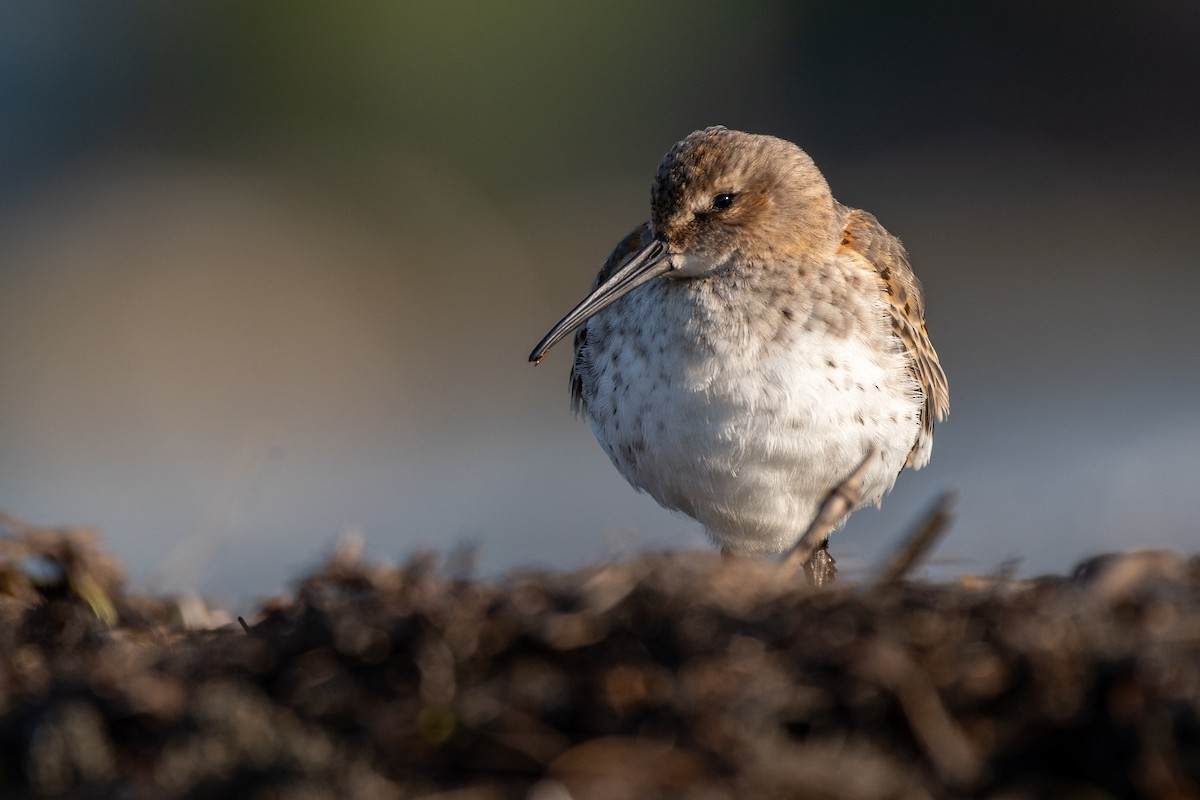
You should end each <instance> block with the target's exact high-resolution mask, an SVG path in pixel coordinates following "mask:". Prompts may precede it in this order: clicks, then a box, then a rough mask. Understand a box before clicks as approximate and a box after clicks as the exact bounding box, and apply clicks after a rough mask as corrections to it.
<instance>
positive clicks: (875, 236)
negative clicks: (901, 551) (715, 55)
mask: <svg viewBox="0 0 1200 800" xmlns="http://www.w3.org/2000/svg"><path fill="white" fill-rule="evenodd" d="M651 198H652V207H651V219H650V222H649V223H647V224H645V225H642V226H640V227H639V228H638V229H636V230H635V231H633V232H632V233H631V234H630V235H629V236H627V237H626V238H625V239H624V240H623V241H622V242H621V244H619V245H618V246H617V248H616V249H615V250H614V252H613V254H612V256H610V258H609V260H608V262H607V263H606V264H605V266H604V268H603V269H602V270H601V272H600V274H599V275H598V276H597V281H596V286H595V287H594V291H601V292H602V291H604V290H605V286H606V284H607V282H608V281H609V279H610V278H612V276H613V275H614V274H616V273H617V271H618V270H619V269H620V268H621V267H622V266H623V265H624V264H625V263H626V262H627V261H628V260H630V258H631V257H633V256H634V255H635V254H637V253H639V252H642V251H646V250H648V248H651V247H655V246H657V245H656V244H655V241H656V240H657V241H658V242H663V243H665V245H666V256H665V258H667V259H669V262H670V267H671V269H670V270H669V271H668V272H667V274H666V275H665V276H664V277H661V278H655V279H653V280H651V281H650V282H649V283H645V284H644V285H641V286H639V287H638V288H635V289H633V290H632V291H629V292H628V293H627V294H625V295H624V296H623V297H621V299H619V300H617V301H616V302H615V303H613V304H612V305H611V306H609V307H608V308H606V309H604V310H602V311H599V312H598V313H595V314H594V316H592V317H591V318H590V319H588V320H587V321H586V322H584V323H583V325H582V326H581V327H580V328H579V330H578V332H577V334H576V342H575V343H576V359H575V363H574V368H573V370H572V381H571V386H572V395H573V397H574V399H575V401H576V403H577V405H578V407H579V408H581V409H582V410H583V411H584V412H585V413H586V414H587V416H588V418H589V419H590V420H591V423H592V429H593V431H594V432H595V434H596V438H597V439H598V440H599V442H600V444H601V446H602V447H603V448H604V450H605V452H606V453H608V456H609V458H611V459H612V461H613V463H614V464H615V465H616V467H617V469H618V470H620V472H621V474H622V475H624V476H625V478H626V479H627V480H629V482H630V483H631V484H632V485H633V486H635V487H636V488H638V489H640V490H643V491H646V492H648V493H649V494H650V495H651V496H652V497H654V498H655V499H656V500H657V501H658V502H659V503H661V504H662V505H664V506H666V507H667V508H671V509H676V510H679V511H682V512H684V513H686V514H689V515H690V516H692V517H694V518H696V519H697V520H699V521H700V522H701V523H702V524H703V525H704V527H705V529H706V531H707V532H708V534H709V535H710V536H711V537H712V539H713V540H714V541H715V542H717V543H718V544H720V545H722V546H725V547H728V548H730V549H731V550H734V551H739V552H762V553H765V552H779V551H782V550H785V549H787V548H788V547H790V546H791V545H792V544H793V543H794V542H795V540H796V538H797V537H798V536H799V535H800V534H801V533H802V532H803V531H804V529H805V528H806V527H807V526H808V523H809V522H810V521H811V520H812V518H813V516H814V514H815V513H816V509H817V507H818V505H819V504H820V502H821V501H822V500H823V499H824V497H825V496H826V494H827V493H828V492H829V491H830V489H831V488H832V487H833V486H835V485H836V484H838V483H839V482H840V481H841V480H842V479H844V478H845V477H846V476H847V475H848V474H849V473H850V472H851V471H853V469H854V468H855V467H856V466H857V465H858V464H859V463H860V462H861V461H862V459H863V457H864V455H865V454H866V452H867V451H868V450H869V449H870V448H871V447H875V448H877V449H878V450H879V451H880V453H881V456H882V457H881V458H880V459H879V462H878V466H877V468H876V469H875V470H874V471H873V472H871V473H869V474H868V476H867V478H866V481H865V483H864V488H863V504H866V503H875V502H877V501H878V500H879V499H880V498H881V497H882V496H883V495H884V494H885V493H886V492H887V491H888V490H889V489H890V488H891V486H892V484H893V483H894V482H895V479H896V476H897V474H898V473H899V472H900V471H901V470H902V469H903V468H904V467H905V466H906V465H911V466H914V467H919V466H922V465H923V464H924V463H925V462H926V461H927V460H928V457H929V451H930V449H931V448H932V432H933V421H934V420H935V418H936V419H940V418H941V417H942V416H944V415H945V413H946V411H947V410H948V397H949V393H948V390H947V389H946V382H945V376H944V374H943V373H942V371H941V368H940V366H939V365H938V362H937V356H936V353H935V352H934V350H933V347H932V345H931V344H930V343H929V339H928V334H927V333H926V328H925V322H924V304H923V302H922V299H921V291H920V286H919V284H917V282H916V279H915V277H914V276H913V274H912V270H911V267H910V266H909V264H908V259H907V255H906V254H905V253H904V250H903V248H902V247H901V246H900V244H899V242H898V241H897V240H896V239H895V238H894V237H892V236H891V235H890V234H888V233H887V231H885V230H884V229H883V228H882V227H881V226H880V225H879V224H878V222H876V221H875V219H874V217H871V216H870V215H869V214H866V213H865V212H861V211H857V210H854V209H849V208H846V207H844V206H841V205H840V204H838V203H837V202H836V201H834V200H833V198H832V196H831V195H830V193H829V188H828V185H827V184H826V183H825V179H824V178H823V177H822V176H821V174H820V172H819V171H818V170H817V168H816V166H815V165H814V164H813V163H812V161H811V159H809V158H808V156H807V155H806V154H805V153H804V152H803V151H801V150H800V149H799V148H798V147H796V146H795V145H793V144H790V143H788V142H785V141H783V140H780V139H775V138H772V137H768V136H752V135H750V134H745V133H740V132H738V131H729V130H726V129H724V128H710V129H707V130H705V131H698V132H696V133H694V134H692V135H691V136H689V137H687V138H686V139H684V140H683V141H682V142H680V143H679V144H677V145H676V146H675V147H674V148H672V149H671V151H670V152H669V153H668V154H667V155H666V156H665V157H664V159H663V162H662V165H661V166H660V167H659V171H658V175H657V177H656V178H655V181H654V184H653V186H652V190H651Z"/></svg>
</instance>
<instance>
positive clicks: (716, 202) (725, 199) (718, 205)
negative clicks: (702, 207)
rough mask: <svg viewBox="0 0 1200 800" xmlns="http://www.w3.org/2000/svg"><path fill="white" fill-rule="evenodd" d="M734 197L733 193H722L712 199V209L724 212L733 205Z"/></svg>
mask: <svg viewBox="0 0 1200 800" xmlns="http://www.w3.org/2000/svg"><path fill="white" fill-rule="evenodd" d="M733 198H734V195H733V194H732V193H731V192H722V193H721V194H719V195H717V196H716V197H714V198H713V199H712V207H713V210H715V211H724V210H725V209H727V208H729V207H730V206H731V205H733Z"/></svg>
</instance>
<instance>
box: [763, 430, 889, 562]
mask: <svg viewBox="0 0 1200 800" xmlns="http://www.w3.org/2000/svg"><path fill="white" fill-rule="evenodd" d="M878 460H879V450H878V449H876V448H874V447H872V448H871V450H870V451H869V452H868V453H867V455H866V458H864V459H863V460H862V463H861V464H859V465H858V467H857V468H856V469H855V470H854V472H852V473H850V476H849V477H848V478H846V480H844V481H842V482H841V483H839V484H838V485H837V486H835V487H833V490H832V491H831V492H830V493H829V495H828V496H827V497H826V498H825V501H824V502H823V503H821V509H820V511H818V512H817V516H816V517H815V518H814V519H813V521H812V522H811V523H809V526H808V530H806V531H805V532H804V535H803V536H801V537H800V541H798V542H796V545H795V547H793V548H792V549H791V551H790V552H789V553H788V554H787V555H786V556H784V558H783V562H782V564H783V566H784V568H785V569H790V570H799V569H801V568H802V567H804V566H805V565H807V564H808V562H809V561H810V560H811V559H812V557H813V553H815V552H816V551H817V548H819V547H820V546H821V544H822V543H823V542H824V541H825V540H826V539H828V538H829V534H831V533H833V529H834V528H836V527H837V526H838V524H839V523H841V521H842V520H843V519H845V518H846V515H847V514H849V513H850V512H851V511H853V510H854V509H855V508H857V507H858V504H859V502H860V501H861V500H862V485H863V479H864V478H866V475H867V472H869V471H870V469H871V467H873V466H875V463H876V462H877V461H878Z"/></svg>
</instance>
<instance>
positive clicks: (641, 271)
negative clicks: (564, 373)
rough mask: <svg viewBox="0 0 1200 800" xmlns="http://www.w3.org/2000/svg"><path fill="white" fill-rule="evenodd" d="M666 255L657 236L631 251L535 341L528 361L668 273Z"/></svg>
mask: <svg viewBox="0 0 1200 800" xmlns="http://www.w3.org/2000/svg"><path fill="white" fill-rule="evenodd" d="M668 255H669V254H668V253H667V247H666V244H665V243H664V242H662V241H661V240H659V239H655V240H654V241H652V242H650V244H648V245H646V246H645V247H643V248H642V249H641V250H639V251H638V252H637V253H634V255H633V257H632V258H630V259H629V260H628V261H626V262H625V265H624V266H623V267H621V268H620V269H618V270H617V271H616V272H614V273H613V274H612V275H610V276H609V278H608V280H606V281H605V282H604V283H602V284H600V285H599V286H597V287H596V288H595V289H594V290H593V291H592V293H591V294H589V295H588V296H587V297H585V298H583V302H581V303H580V304H579V305H577V306H575V308H573V309H571V311H570V313H569V314H567V315H566V316H565V317H563V318H562V319H560V320H559V321H558V324H557V325H555V326H554V327H553V328H551V329H550V332H549V333H547V334H546V335H545V336H543V337H542V340H541V341H540V342H538V343H537V347H535V348H533V352H532V353H530V354H529V360H530V361H532V362H533V363H534V364H540V363H541V361H542V359H543V358H545V357H546V352H547V351H548V350H549V349H550V348H551V347H554V345H556V344H558V343H559V341H561V340H562V339H563V338H564V337H566V336H567V335H568V334H570V333H571V331H573V330H575V329H576V328H578V327H579V326H580V325H582V324H583V323H585V322H587V320H588V318H590V317H591V316H593V315H594V314H597V313H598V312H600V311H603V310H604V309H606V308H608V307H609V306H611V305H612V304H613V303H615V302H617V301H618V300H620V299H621V298H622V297H624V296H625V295H627V294H629V293H630V292H632V291H633V290H634V289H636V288H637V287H639V286H641V285H642V284H643V283H647V282H649V281H652V280H654V279H655V278H657V277H659V276H661V275H665V274H666V273H668V272H670V271H671V262H670V260H669V259H668V258H667V256H668Z"/></svg>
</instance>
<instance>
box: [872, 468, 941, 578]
mask: <svg viewBox="0 0 1200 800" xmlns="http://www.w3.org/2000/svg"><path fill="white" fill-rule="evenodd" d="M957 498H958V492H953V491H950V492H942V494H941V495H940V496H939V497H938V499H937V500H935V501H934V503H933V505H932V506H930V507H929V510H928V511H926V512H925V515H924V516H922V517H921V519H920V520H918V521H917V524H916V525H914V526H913V527H912V528H911V529H910V530H909V532H908V533H906V534H905V535H904V537H903V538H902V539H901V540H900V543H899V544H898V545H896V548H895V549H894V550H893V551H892V554H891V556H889V557H888V559H887V561H885V562H884V564H883V567H882V568H881V569H880V570H879V575H878V577H876V579H875V586H876V587H880V586H886V585H887V584H889V583H895V582H896V581H898V580H900V579H901V578H903V577H904V576H905V575H907V574H908V573H909V572H910V571H911V570H912V568H913V567H915V566H916V565H917V564H918V563H919V562H920V561H921V560H922V559H924V558H925V556H927V555H928V554H929V552H930V551H931V550H933V546H934V545H935V544H937V542H938V540H939V539H941V538H942V535H943V534H944V533H945V532H946V530H947V529H948V528H949V526H950V522H951V520H952V519H953V517H952V516H951V515H950V508H951V506H953V505H954V501H955V500H956V499H957Z"/></svg>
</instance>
